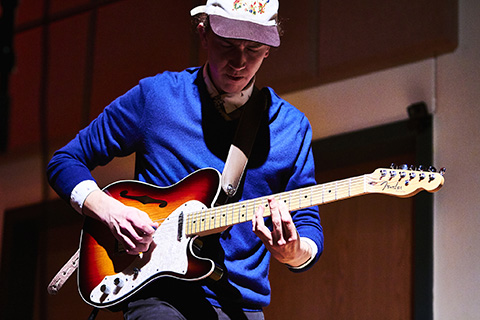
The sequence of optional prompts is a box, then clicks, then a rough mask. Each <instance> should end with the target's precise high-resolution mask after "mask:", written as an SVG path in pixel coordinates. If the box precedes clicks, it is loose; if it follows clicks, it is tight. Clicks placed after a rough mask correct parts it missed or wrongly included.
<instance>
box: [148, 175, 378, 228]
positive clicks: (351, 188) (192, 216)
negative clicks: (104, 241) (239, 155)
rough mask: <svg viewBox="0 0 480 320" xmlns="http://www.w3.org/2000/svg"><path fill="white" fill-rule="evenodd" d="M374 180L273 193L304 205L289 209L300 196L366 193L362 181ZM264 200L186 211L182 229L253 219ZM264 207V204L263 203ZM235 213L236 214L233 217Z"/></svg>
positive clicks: (316, 200)
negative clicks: (297, 204)
mask: <svg viewBox="0 0 480 320" xmlns="http://www.w3.org/2000/svg"><path fill="white" fill-rule="evenodd" d="M374 180H378V179H374V178H372V177H371V176H370V175H363V176H358V177H353V178H348V179H343V180H339V181H337V182H328V183H324V184H319V185H314V186H310V187H306V188H302V189H299V190H294V191H287V192H283V193H279V194H276V195H275V197H277V198H278V199H280V200H281V199H284V197H287V198H288V201H286V200H285V201H286V203H287V204H288V205H287V206H288V207H289V210H291V211H294V210H298V209H300V208H303V207H308V206H294V207H293V209H292V208H291V206H292V203H294V202H297V201H298V202H299V203H301V202H302V201H305V199H304V200H302V196H303V197H306V199H307V200H306V201H310V203H312V204H311V206H314V205H321V204H324V203H328V202H331V201H336V200H342V199H345V198H348V197H352V196H358V195H360V194H362V193H366V192H367V191H366V184H368V183H369V182H371V181H374ZM267 199H268V196H266V197H261V198H257V199H251V200H245V201H242V202H238V203H233V204H228V205H224V206H220V207H213V208H203V209H202V210H196V211H193V212H189V213H187V214H186V217H185V219H184V222H185V226H184V227H185V230H188V231H189V232H187V233H191V234H193V233H195V232H202V231H208V230H212V229H215V228H221V227H226V226H228V225H233V224H236V223H241V222H246V221H249V220H251V219H252V218H253V213H254V212H255V211H256V209H257V208H258V207H259V206H260V205H262V206H263V205H265V203H266V201H267ZM320 199H321V200H320ZM265 207H267V206H266V205H265ZM242 212H244V213H242ZM236 215H238V216H237V217H235V216H236ZM164 220H165V218H161V219H157V220H155V221H156V222H161V223H162V224H164V223H165V222H164ZM222 220H223V221H222ZM229 220H230V221H229ZM162 221H163V222H162ZM207 221H208V222H207ZM212 221H213V227H212ZM197 222H198V223H197ZM229 222H230V223H229ZM193 224H195V225H193ZM197 226H198V227H197ZM175 227H176V228H178V222H177V223H176V225H175ZM192 231H193V232H192Z"/></svg>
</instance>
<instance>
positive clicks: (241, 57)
mask: <svg viewBox="0 0 480 320" xmlns="http://www.w3.org/2000/svg"><path fill="white" fill-rule="evenodd" d="M246 63H247V59H246V57H245V52H244V50H242V49H241V48H237V50H235V51H234V52H233V53H232V56H231V58H230V60H229V65H230V67H231V68H232V69H234V70H235V71H241V70H243V69H245V66H246Z"/></svg>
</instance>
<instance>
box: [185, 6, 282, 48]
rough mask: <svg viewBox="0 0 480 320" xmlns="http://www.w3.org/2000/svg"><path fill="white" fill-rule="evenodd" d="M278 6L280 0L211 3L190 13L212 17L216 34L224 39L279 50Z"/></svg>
mask: <svg viewBox="0 0 480 320" xmlns="http://www.w3.org/2000/svg"><path fill="white" fill-rule="evenodd" d="M278 6H279V4H278V0H208V1H207V4H206V5H203V6H198V7H196V8H194V9H193V10H191V11H190V14H191V15H192V16H194V15H197V14H199V13H206V14H208V16H209V19H210V26H211V28H212V31H213V32H214V33H215V34H216V35H218V36H220V37H223V38H233V39H243V40H250V41H255V42H259V43H263V44H266V45H269V46H272V47H278V46H279V45H280V35H279V33H278V28H277V14H278Z"/></svg>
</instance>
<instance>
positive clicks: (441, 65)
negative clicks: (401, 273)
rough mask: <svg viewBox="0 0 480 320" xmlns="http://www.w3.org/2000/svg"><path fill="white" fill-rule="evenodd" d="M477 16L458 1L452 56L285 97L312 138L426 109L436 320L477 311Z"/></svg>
mask: <svg viewBox="0 0 480 320" xmlns="http://www.w3.org/2000/svg"><path fill="white" fill-rule="evenodd" d="M479 16H480V2H479V1H477V0H460V1H459V46H458V48H457V50H456V51H455V52H454V53H452V54H447V55H443V56H440V57H438V58H437V59H431V60H426V61H423V62H419V63H415V64H410V65H405V66H402V67H399V68H395V69H390V70H386V71H382V72H377V73H374V74H371V75H366V76H362V77H358V78H356V79H350V80H347V81H342V82H338V83H333V84H330V85H326V86H322V87H318V88H315V89H312V90H305V91H301V92H296V93H294V94H290V95H288V96H286V98H287V99H288V100H289V101H291V102H293V103H294V104H296V105H297V106H299V107H300V108H301V109H302V110H303V111H304V112H305V113H306V114H307V115H308V116H309V118H310V119H311V122H312V125H313V127H314V135H315V137H316V138H320V137H326V136H330V135H334V134H338V133H342V132H347V131H351V130H356V129H360V128H365V127H369V126H374V125H378V124H382V123H387V122H391V121H395V120H403V119H406V118H407V113H406V107H407V106H408V105H409V104H411V103H414V102H417V101H420V100H423V101H425V102H426V103H427V104H428V106H429V110H430V112H431V113H433V115H434V160H435V161H434V162H435V163H434V165H436V166H437V167H446V168H447V174H446V183H445V186H444V188H443V189H442V190H440V192H438V193H437V194H436V195H435V202H434V205H435V209H434V210H435V211H434V219H435V225H434V318H435V319H436V320H443V319H445V320H450V319H462V320H467V319H478V318H479V314H480V291H479V288H480V249H479V248H480V231H479V230H480V208H479V201H480V178H478V177H477V176H476V169H477V168H478V164H479V159H480V130H479V127H480V41H479V39H480V19H478V17H479ZM392 147H394V146H392Z"/></svg>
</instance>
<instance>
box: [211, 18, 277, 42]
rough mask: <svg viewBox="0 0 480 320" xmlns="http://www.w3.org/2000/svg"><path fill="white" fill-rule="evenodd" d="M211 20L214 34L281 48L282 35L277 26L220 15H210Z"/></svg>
mask: <svg viewBox="0 0 480 320" xmlns="http://www.w3.org/2000/svg"><path fill="white" fill-rule="evenodd" d="M209 19H210V26H211V27H212V30H213V32H214V33H215V34H216V35H218V36H220V37H223V38H232V39H242V40H250V41H255V42H259V43H262V44H266V45H269V46H272V47H278V46H280V35H279V34H278V29H277V26H276V25H274V26H264V25H261V24H257V23H253V22H250V21H242V20H234V19H229V18H225V17H222V16H218V15H209Z"/></svg>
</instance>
